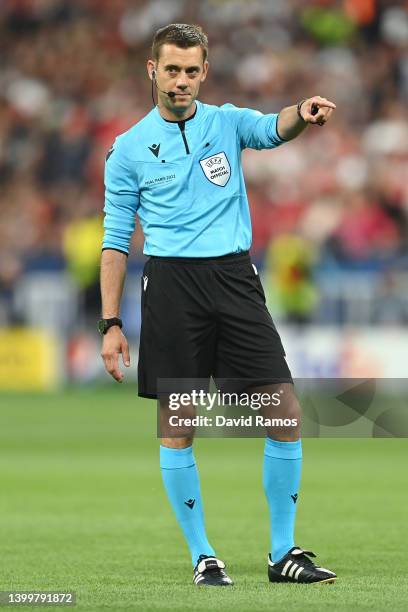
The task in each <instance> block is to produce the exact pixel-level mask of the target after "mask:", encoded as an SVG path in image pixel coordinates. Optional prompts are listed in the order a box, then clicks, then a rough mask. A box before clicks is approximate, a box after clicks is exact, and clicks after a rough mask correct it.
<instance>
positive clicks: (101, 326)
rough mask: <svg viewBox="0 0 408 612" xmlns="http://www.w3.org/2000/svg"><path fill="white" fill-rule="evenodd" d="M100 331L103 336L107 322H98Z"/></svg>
mask: <svg viewBox="0 0 408 612" xmlns="http://www.w3.org/2000/svg"><path fill="white" fill-rule="evenodd" d="M98 329H99V333H100V334H102V335H103V334H104V333H105V330H106V321H104V320H103V319H101V320H100V321H98Z"/></svg>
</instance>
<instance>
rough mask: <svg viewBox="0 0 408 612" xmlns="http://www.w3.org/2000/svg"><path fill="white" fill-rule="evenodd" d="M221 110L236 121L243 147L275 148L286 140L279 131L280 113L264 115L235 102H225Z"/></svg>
mask: <svg viewBox="0 0 408 612" xmlns="http://www.w3.org/2000/svg"><path fill="white" fill-rule="evenodd" d="M221 110H222V111H223V112H225V113H226V114H227V115H228V117H229V119H230V120H231V121H233V122H234V123H235V126H236V130H237V134H238V137H239V140H240V144H241V149H247V148H249V149H273V148H274V147H278V146H279V145H280V144H282V143H284V142H286V141H285V140H283V139H282V138H281V137H280V136H279V134H278V131H277V123H278V116H279V115H278V113H271V114H267V115H264V114H263V113H261V112H260V111H258V110H253V109H250V108H238V107H237V106H234V105H233V104H224V106H221Z"/></svg>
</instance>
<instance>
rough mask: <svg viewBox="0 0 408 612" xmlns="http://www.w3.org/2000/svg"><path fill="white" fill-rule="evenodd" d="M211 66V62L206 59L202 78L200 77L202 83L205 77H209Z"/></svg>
mask: <svg viewBox="0 0 408 612" xmlns="http://www.w3.org/2000/svg"><path fill="white" fill-rule="evenodd" d="M209 67H210V64H209V63H208V62H207V60H206V61H205V62H204V66H203V74H202V75H201V79H200V81H201V83H203V82H204V81H205V79H206V78H207V74H208V69H209Z"/></svg>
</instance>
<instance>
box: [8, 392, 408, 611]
mask: <svg viewBox="0 0 408 612" xmlns="http://www.w3.org/2000/svg"><path fill="white" fill-rule="evenodd" d="M155 428H156V415H155V404H154V403H153V402H151V401H149V400H140V399H138V398H137V396H136V391H135V388H134V387H133V386H130V385H121V386H119V385H112V386H107V387H106V388H100V389H85V390H67V391H65V392H63V393H55V394H27V395H24V394H7V395H6V394H2V395H1V396H0V474H1V475H0V482H1V487H0V546H1V555H0V559H1V561H0V581H1V582H0V590H3V591H4V590H13V589H20V590H40V589H41V590H74V591H76V594H77V605H76V608H74V609H77V610H95V611H96V610H113V611H116V610H117V611H120V610H140V611H143V612H148V611H150V610H173V611H176V612H181V611H183V610H194V611H195V610H197V611H203V612H204V611H206V612H208V611H210V610H222V611H225V612H227V611H233V612H241V611H242V612H244V611H245V612H248V611H254V612H255V611H256V612H261V611H268V612H269V611H270V610H276V611H278V610H279V611H280V610H285V611H286V610H288V611H291V610H293V611H296V612H299V611H301V612H302V611H303V610H307V611H310V612H320V611H325V612H326V611H327V610H330V611H337V610H344V611H347V612H349V611H353V612H354V611H355V610H370V611H371V612H372V611H373V610H375V611H376V610H393V611H396V610H407V606H408V604H407V602H408V581H407V575H408V562H407V559H408V556H407V551H406V545H405V542H406V537H407V529H406V518H407V506H408V488H407V462H406V457H407V450H408V440H398V439H395V440H392V439H377V440H371V439H367V440H356V439H354V440H333V439H331V440H315V439H307V440H304V467H303V479H302V488H301V491H300V504H299V509H298V519H297V538H296V542H297V544H299V545H301V546H304V547H305V548H310V549H312V550H314V551H315V552H317V553H318V555H319V557H318V562H320V563H321V564H322V565H323V566H324V567H328V568H333V569H334V570H335V571H337V573H338V575H339V580H338V581H337V583H336V584H335V585H314V586H303V585H288V584H286V585H270V584H269V583H268V582H267V575H266V554H267V552H268V548H269V546H268V544H269V533H268V518H267V507H266V502H265V499H264V494H263V491H262V454H263V441H262V440H231V439H228V440H221V439H213V440H209V439H206V440H204V439H201V440H197V443H196V447H195V448H196V450H195V454H196V458H197V460H198V464H199V469H200V475H201V484H202V492H203V497H204V506H205V511H206V522H207V530H208V534H209V538H210V541H211V542H212V543H213V545H214V546H215V547H216V550H217V554H218V555H219V556H220V557H221V558H222V559H225V560H226V562H227V564H228V571H229V573H230V574H231V576H232V577H233V579H234V580H235V583H236V585H235V586H234V587H232V588H227V589H214V588H207V589H205V588H204V589H199V588H197V587H195V586H193V585H192V582H191V580H192V568H191V564H190V559H189V554H188V551H187V547H186V545H185V544H184V541H183V540H182V537H181V534H180V532H179V530H178V526H177V524H176V522H175V519H174V518H173V515H172V512H171V509H170V507H169V506H168V504H167V500H166V498H165V494H164V491H163V488H162V484H161V477H160V471H159V469H158V450H157V447H158V442H157V439H156V437H155V431H156V430H155ZM3 609H11V608H10V607H4V608H3ZM13 609H15V608H13ZM35 609H37V610H38V609H48V610H49V609H50V607H47V608H44V607H41V608H39V607H36V608H35Z"/></svg>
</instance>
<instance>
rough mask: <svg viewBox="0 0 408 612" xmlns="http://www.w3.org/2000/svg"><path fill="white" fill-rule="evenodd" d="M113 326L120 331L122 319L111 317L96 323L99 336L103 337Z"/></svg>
mask: <svg viewBox="0 0 408 612" xmlns="http://www.w3.org/2000/svg"><path fill="white" fill-rule="evenodd" d="M114 325H118V326H119V327H120V329H122V325H123V323H122V319H118V318H117V317H113V318H112V319H101V320H100V321H98V330H99V333H100V334H101V336H104V335H105V334H106V332H107V331H108V329H109V328H111V327H113V326H114Z"/></svg>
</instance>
